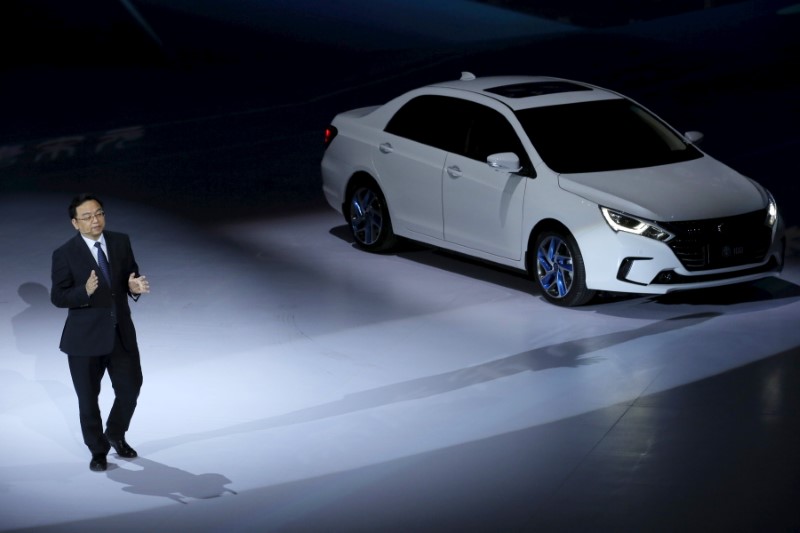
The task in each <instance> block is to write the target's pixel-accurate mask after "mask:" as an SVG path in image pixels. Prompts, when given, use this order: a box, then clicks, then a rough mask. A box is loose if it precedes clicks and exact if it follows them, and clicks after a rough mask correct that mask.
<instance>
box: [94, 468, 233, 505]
mask: <svg viewBox="0 0 800 533" xmlns="http://www.w3.org/2000/svg"><path fill="white" fill-rule="evenodd" d="M125 462H126V463H128V464H129V465H131V466H126V467H122V466H120V465H117V464H114V463H111V462H109V463H108V471H107V472H106V476H108V479H110V480H112V481H116V482H117V483H121V484H123V485H126V486H125V487H123V489H122V490H124V491H125V492H130V493H132V494H142V495H145V496H160V497H163V498H169V499H170V500H174V501H176V502H179V503H183V504H187V503H189V502H188V501H187V500H189V499H195V500H206V499H209V498H216V497H218V496H222V495H223V494H224V493H226V492H229V493H231V494H236V492H235V491H233V490H232V489H229V488H228V487H226V486H225V485H227V484H228V483H231V480H230V479H228V478H227V477H225V476H223V475H222V474H192V473H191V472H187V471H185V470H181V469H180V468H174V467H171V466H167V465H165V464H162V463H158V462H156V461H151V460H150V459H145V458H143V457H137V458H136V459H133V460H131V461H125Z"/></svg>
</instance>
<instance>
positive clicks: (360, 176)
mask: <svg viewBox="0 0 800 533" xmlns="http://www.w3.org/2000/svg"><path fill="white" fill-rule="evenodd" d="M370 182H371V183H374V184H375V186H376V187H378V188H379V189H381V190H383V189H382V188H381V185H380V183H378V180H376V179H375V177H374V176H373V175H372V174H370V173H369V172H367V171H366V170H358V171H356V172H354V173H353V175H352V176H350V179H349V180H347V186H345V188H344V196H343V197H342V216H344V219H345V221H346V222H349V220H348V218H347V204H348V202H350V196H351V195H352V194H353V190H354V189H355V188H356V187H358V186H359V185H361V184H363V183H370Z"/></svg>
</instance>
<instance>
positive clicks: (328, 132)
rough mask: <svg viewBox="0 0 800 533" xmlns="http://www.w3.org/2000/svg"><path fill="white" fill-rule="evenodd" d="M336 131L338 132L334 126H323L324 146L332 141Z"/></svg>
mask: <svg viewBox="0 0 800 533" xmlns="http://www.w3.org/2000/svg"><path fill="white" fill-rule="evenodd" d="M337 133H339V130H337V129H336V126H328V127H327V128H325V148H327V147H328V146H329V145H330V144H331V141H333V138H334V137H336V134H337Z"/></svg>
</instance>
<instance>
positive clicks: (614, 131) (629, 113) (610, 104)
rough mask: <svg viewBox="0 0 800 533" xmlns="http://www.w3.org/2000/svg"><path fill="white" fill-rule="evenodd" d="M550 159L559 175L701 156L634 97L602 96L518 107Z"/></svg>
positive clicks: (543, 155)
mask: <svg viewBox="0 0 800 533" xmlns="http://www.w3.org/2000/svg"><path fill="white" fill-rule="evenodd" d="M517 117H518V118H519V121H520V122H521V123H522V127H523V128H524V129H525V132H526V133H527V134H528V137H529V138H530V140H531V143H532V144H533V147H534V148H536V151H537V152H538V153H539V155H540V156H541V158H542V159H543V160H544V162H545V164H546V165H547V166H548V167H550V168H551V169H552V170H553V171H555V172H558V173H560V174H574V173H583V172H602V171H608V170H622V169H629V168H641V167H652V166H656V165H666V164H669V163H678V162H681V161H688V160H690V159H697V158H699V157H702V154H701V153H700V151H699V150H697V149H696V148H695V147H693V146H692V145H690V144H686V143H685V142H684V141H683V139H682V138H681V137H679V136H678V135H676V134H675V133H674V132H673V131H672V130H671V129H670V128H668V127H667V126H666V125H665V124H664V123H663V122H661V121H660V120H659V119H658V118H656V117H655V116H653V115H652V114H650V113H648V112H647V111H645V110H644V109H642V108H641V107H639V106H637V105H636V104H634V103H633V102H631V101H629V100H622V99H620V100H601V101H596V102H580V103H576V104H564V105H557V106H549V107H537V108H532V109H525V110H522V111H518V112H517Z"/></svg>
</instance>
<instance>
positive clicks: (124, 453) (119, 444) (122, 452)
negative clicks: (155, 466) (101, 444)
mask: <svg viewBox="0 0 800 533" xmlns="http://www.w3.org/2000/svg"><path fill="white" fill-rule="evenodd" d="M106 439H108V443H109V444H110V445H111V447H112V448H114V450H115V451H116V452H117V455H119V456H120V457H124V458H125V459H133V458H134V457H138V455H139V454H137V453H136V450H134V449H133V448H131V447H130V446H129V445H128V443H127V442H125V437H122V438H119V439H112V438H111V437H109V436H108V433H106Z"/></svg>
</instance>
